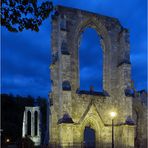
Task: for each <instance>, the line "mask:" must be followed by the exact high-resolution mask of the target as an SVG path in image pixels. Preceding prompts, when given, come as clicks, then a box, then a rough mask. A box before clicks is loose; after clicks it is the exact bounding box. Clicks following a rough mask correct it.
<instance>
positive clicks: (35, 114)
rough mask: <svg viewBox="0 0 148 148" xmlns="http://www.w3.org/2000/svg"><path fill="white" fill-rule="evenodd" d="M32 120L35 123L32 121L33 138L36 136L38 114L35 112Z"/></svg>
mask: <svg viewBox="0 0 148 148" xmlns="http://www.w3.org/2000/svg"><path fill="white" fill-rule="evenodd" d="M34 119H35V121H34V128H35V129H34V135H35V136H37V135H38V112H37V111H35V113H34Z"/></svg>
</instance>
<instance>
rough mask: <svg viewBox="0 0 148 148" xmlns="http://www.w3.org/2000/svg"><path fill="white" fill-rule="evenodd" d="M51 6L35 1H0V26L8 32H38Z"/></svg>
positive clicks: (47, 2)
mask: <svg viewBox="0 0 148 148" xmlns="http://www.w3.org/2000/svg"><path fill="white" fill-rule="evenodd" d="M52 10H53V4H52V2H50V1H43V2H42V3H41V4H39V1H37V0H2V4H1V25H2V26H5V27H6V28H7V29H8V30H9V31H10V32H21V31H23V30H24V29H27V30H28V29H31V30H32V31H37V32H38V31H39V26H40V25H41V24H42V22H43V21H44V20H45V19H46V18H47V17H48V16H49V15H50V12H51V11H52Z"/></svg>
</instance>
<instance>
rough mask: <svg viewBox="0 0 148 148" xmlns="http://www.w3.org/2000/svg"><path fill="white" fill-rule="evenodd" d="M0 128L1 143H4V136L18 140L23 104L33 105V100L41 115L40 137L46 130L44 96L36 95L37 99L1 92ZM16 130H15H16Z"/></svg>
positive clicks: (20, 131) (20, 135)
mask: <svg viewBox="0 0 148 148" xmlns="http://www.w3.org/2000/svg"><path fill="white" fill-rule="evenodd" d="M0 97H1V115H2V117H1V122H2V125H1V128H2V129H3V132H2V144H4V143H5V140H6V138H10V140H11V142H17V141H20V140H21V138H22V124H23V115H24V110H25V106H34V105H35V101H36V102H37V104H36V105H37V106H40V111H41V117H42V124H41V128H42V130H41V131H42V133H41V134H42V139H43V138H44V135H45V130H46V120H47V119H46V117H47V114H46V112H47V100H46V99H45V98H41V97H38V98H37V99H35V98H33V97H32V96H30V95H28V96H27V97H23V96H20V95H16V96H14V95H9V94H1V95H0ZM16 131H17V132H16Z"/></svg>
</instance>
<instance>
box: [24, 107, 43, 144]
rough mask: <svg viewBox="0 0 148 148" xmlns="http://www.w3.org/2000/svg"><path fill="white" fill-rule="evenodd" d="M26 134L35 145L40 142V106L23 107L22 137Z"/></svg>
mask: <svg viewBox="0 0 148 148" xmlns="http://www.w3.org/2000/svg"><path fill="white" fill-rule="evenodd" d="M29 122H30V123H29ZM26 136H27V137H29V138H30V139H31V140H32V141H33V142H34V145H35V146H39V145H40V144H41V130H40V108H39V107H37V106H36V107H25V111H24V117H23V128H22V137H23V138H24V137H26Z"/></svg>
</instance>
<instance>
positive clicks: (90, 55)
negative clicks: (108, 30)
mask: <svg viewBox="0 0 148 148" xmlns="http://www.w3.org/2000/svg"><path fill="white" fill-rule="evenodd" d="M102 53H103V51H102V48H101V44H100V38H99V35H98V34H97V32H96V31H95V30H94V29H92V28H86V29H85V30H84V33H83V34H82V38H81V41H80V49H79V71H80V90H87V91H88V90H90V89H93V90H94V91H102V90H103V85H102V82H103V55H102Z"/></svg>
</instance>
